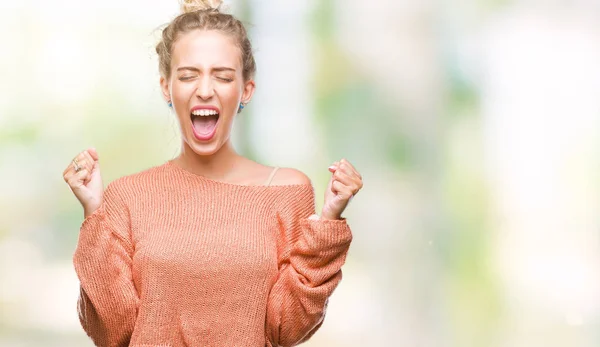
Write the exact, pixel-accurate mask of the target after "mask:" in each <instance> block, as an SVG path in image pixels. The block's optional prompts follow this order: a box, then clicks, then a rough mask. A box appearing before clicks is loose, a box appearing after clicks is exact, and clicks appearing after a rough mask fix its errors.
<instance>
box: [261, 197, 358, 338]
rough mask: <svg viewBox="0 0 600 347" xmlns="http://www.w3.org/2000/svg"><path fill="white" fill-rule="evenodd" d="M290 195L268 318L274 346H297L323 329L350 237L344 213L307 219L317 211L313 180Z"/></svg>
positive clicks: (283, 214)
mask: <svg viewBox="0 0 600 347" xmlns="http://www.w3.org/2000/svg"><path fill="white" fill-rule="evenodd" d="M292 200H293V201H289V203H288V204H285V206H284V207H283V208H282V210H281V211H280V214H279V221H280V235H279V240H278V254H279V256H278V267H279V276H278V278H277V281H276V282H275V284H274V285H273V287H272V289H271V292H270V294H269V299H268V306H267V319H266V334H267V336H266V337H267V340H268V343H269V344H270V346H295V345H297V344H299V343H302V342H304V341H306V340H307V339H308V338H310V337H311V336H312V335H313V334H314V333H315V332H316V331H317V330H318V329H319V327H320V326H321V324H322V323H323V319H324V317H325V311H326V308H327V301H328V299H329V297H330V296H331V294H332V293H333V291H334V289H335V288H336V287H337V285H338V283H339V282H340V281H341V279H342V271H341V267H342V265H343V264H344V261H345V259H346V254H347V252H348V248H349V246H350V242H351V240H352V233H351V231H350V228H349V226H348V224H347V223H346V220H345V219H344V218H341V219H337V220H327V219H316V220H315V219H313V218H310V219H309V216H311V215H313V214H314V213H315V205H314V190H313V188H312V186H311V185H307V186H305V187H303V188H302V189H301V191H300V192H299V193H298V194H297V195H296V196H294V197H293V199H292Z"/></svg>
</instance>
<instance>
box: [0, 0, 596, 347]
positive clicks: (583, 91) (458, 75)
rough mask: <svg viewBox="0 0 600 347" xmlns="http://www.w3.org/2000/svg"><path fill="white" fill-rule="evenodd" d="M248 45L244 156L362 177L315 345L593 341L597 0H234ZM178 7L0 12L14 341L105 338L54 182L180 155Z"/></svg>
mask: <svg viewBox="0 0 600 347" xmlns="http://www.w3.org/2000/svg"><path fill="white" fill-rule="evenodd" d="M225 4H226V5H227V6H229V7H230V12H232V13H234V14H236V15H238V16H239V17H240V18H242V19H243V20H244V21H245V22H246V23H248V29H249V31H250V34H251V38H252V41H253V44H254V46H255V50H256V59H257V64H258V75H257V79H256V80H257V87H258V89H257V93H256V94H255V97H254V99H253V101H252V102H251V104H250V105H249V106H248V107H247V108H246V109H245V110H244V112H243V113H242V114H240V115H239V119H238V120H237V121H236V122H237V123H236V125H235V129H234V142H235V144H236V148H237V149H238V150H239V151H240V152H242V153H244V154H246V155H247V156H249V157H251V158H253V159H255V160H257V161H259V162H262V163H265V164H268V165H277V166H290V167H296V168H298V169H300V170H302V171H304V172H305V173H307V174H308V175H309V177H311V179H312V180H313V184H314V186H315V188H316V191H317V194H318V199H317V203H318V207H320V206H321V205H322V198H321V197H322V195H323V192H324V189H325V186H326V182H327V180H328V176H329V172H328V171H327V167H328V165H329V164H330V163H331V162H333V161H335V160H339V159H340V158H342V157H344V158H347V159H349V160H350V161H351V162H352V163H353V164H354V165H355V166H356V167H357V168H358V170H359V171H360V172H361V173H362V175H363V177H364V184H365V187H364V189H363V190H362V191H361V193H360V194H359V195H358V196H357V198H356V199H354V200H353V201H352V203H351V205H350V206H349V208H348V210H347V212H346V216H347V217H348V219H349V221H350V223H351V226H352V228H353V232H354V235H355V236H354V241H353V244H352V247H351V250H350V254H349V257H348V260H347V265H346V266H345V268H344V280H343V281H342V283H341V284H340V286H339V287H338V289H337V290H336V292H335V293H334V295H333V297H332V299H331V302H330V306H329V308H328V312H327V319H326V321H325V324H324V325H323V327H322V328H321V330H320V332H318V333H317V334H316V335H315V336H314V337H313V338H312V339H311V340H310V341H309V342H307V343H306V344H305V345H306V346H315V347H316V346H328V347H330V346H348V347H354V346H428V347H429V346H431V347H434V346H435V347H438V346H443V347H446V346H448V347H470V346H473V347H476V346H477V347H479V346H502V347H504V346H507V347H508V346H511V347H520V346H523V347H525V346H526V347H530V346H545V347H546V346H557V347H558V346H561V347H564V346H578V347H587V346H598V345H600V275H599V274H600V235H599V230H600V228H599V226H600V214H599V213H598V211H599V210H600V184H599V181H600V153H599V152H600V140H599V139H600V136H598V135H599V134H598V130H599V129H600V64H599V62H600V3H599V2H598V1H593V0H588V1H583V0H582V1H566V0H563V1H561V0H557V1H546V2H542V1H533V0H530V1H525V0H523V1H516V0H514V1H513V0H503V1H498V0H486V1H473V0H467V1H416V0H400V1H398V0H395V1H393V0H374V1H369V2H367V1H341V0H337V1H333V0H321V1H314V0H313V1H298V2H275V1H258V0H255V1H250V0H246V1H242V0H238V1H226V2H225ZM177 13H178V4H177V1H176V0H161V1H148V0H146V1H141V0H131V1H117V0H103V1H75V0H60V1H52V2H49V1H41V0H35V1H34V0H20V1H14V0H13V1H4V0H3V1H2V2H1V3H0V42H1V43H2V46H1V48H0V52H1V54H0V76H1V82H0V346H10V347H13V346H14V347H20V346H22V347H33V346H91V345H92V344H91V343H90V342H89V341H88V339H87V337H86V336H85V333H84V332H83V330H82V329H81V328H80V326H79V322H78V320H77V311H76V300H77V295H78V281H77V277H76V275H75V272H74V270H73V266H72V263H71V257H72V254H73V251H74V248H75V244H76V241H77V235H78V232H79V226H80V223H81V222H82V220H83V212H82V209H81V207H80V206H79V204H78V202H77V201H76V199H75V198H74V197H73V196H72V194H71V192H70V190H69V188H68V187H67V185H66V183H65V182H64V181H63V179H62V172H63V170H64V168H65V167H66V166H67V165H68V164H69V162H70V160H71V159H72V157H73V156H75V155H76V154H77V153H78V152H79V151H81V150H83V149H85V148H88V147H90V146H94V147H96V148H97V149H98V152H99V154H100V162H101V167H102V173H103V178H104V183H105V185H106V184H107V183H108V182H110V181H112V180H114V179H115V178H117V177H120V176H124V175H128V174H132V173H135V172H138V171H141V170H144V169H146V168H149V167H151V166H155V165H160V164H162V163H163V162H164V161H166V160H168V159H171V158H173V157H175V156H176V155H177V153H178V149H179V145H180V138H179V129H178V125H177V123H176V119H175V118H174V116H173V115H171V114H170V113H169V110H168V108H167V107H166V105H165V103H164V102H163V100H162V98H161V96H160V93H159V84H158V79H159V75H158V68H157V59H156V55H155V53H154V45H155V44H156V43H157V40H158V35H159V33H160V32H159V31H158V30H157V28H158V27H159V26H161V25H162V24H165V23H167V22H168V21H169V20H170V19H172V18H173V17H174V16H175V15H177Z"/></svg>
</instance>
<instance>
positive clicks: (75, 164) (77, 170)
mask: <svg viewBox="0 0 600 347" xmlns="http://www.w3.org/2000/svg"><path fill="white" fill-rule="evenodd" d="M73 167H74V168H75V172H79V171H81V166H79V164H78V163H77V158H75V159H73Z"/></svg>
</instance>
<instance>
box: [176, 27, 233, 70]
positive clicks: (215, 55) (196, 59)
mask: <svg viewBox="0 0 600 347" xmlns="http://www.w3.org/2000/svg"><path fill="white" fill-rule="evenodd" d="M171 59H172V60H171V64H172V67H173V68H175V69H176V68H177V67H178V66H194V67H198V68H209V67H211V66H227V67H232V68H235V69H236V70H240V67H241V54H240V50H239V48H238V47H237V45H236V44H235V41H234V40H233V38H232V37H230V36H228V35H226V34H223V33H221V32H219V31H215V30H192V31H190V32H187V33H185V34H183V35H181V36H180V37H179V38H177V41H176V42H175V44H174V45H173V52H172V54H171Z"/></svg>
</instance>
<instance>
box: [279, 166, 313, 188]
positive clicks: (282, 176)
mask: <svg viewBox="0 0 600 347" xmlns="http://www.w3.org/2000/svg"><path fill="white" fill-rule="evenodd" d="M295 184H307V185H311V184H312V183H311V181H310V178H308V176H306V174H305V173H303V172H302V171H300V170H297V169H294V168H289V167H282V168H279V170H277V172H276V173H275V176H273V180H272V181H271V185H274V186H284V185H295Z"/></svg>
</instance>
